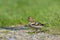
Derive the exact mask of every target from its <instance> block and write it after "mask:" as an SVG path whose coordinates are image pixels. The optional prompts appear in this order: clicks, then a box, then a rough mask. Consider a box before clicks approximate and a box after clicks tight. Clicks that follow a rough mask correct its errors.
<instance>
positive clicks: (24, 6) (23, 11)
mask: <svg viewBox="0 0 60 40" xmlns="http://www.w3.org/2000/svg"><path fill="white" fill-rule="evenodd" d="M28 16H32V17H33V18H34V19H35V20H36V21H38V22H41V23H43V24H46V26H48V27H49V28H51V29H56V30H60V0H0V26H9V25H15V24H19V23H20V24H26V23H27V20H26V19H27V17H28Z"/></svg>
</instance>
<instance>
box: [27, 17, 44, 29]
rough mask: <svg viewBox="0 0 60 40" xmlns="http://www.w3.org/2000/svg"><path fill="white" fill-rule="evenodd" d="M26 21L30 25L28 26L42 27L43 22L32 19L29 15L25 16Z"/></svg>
mask: <svg viewBox="0 0 60 40" xmlns="http://www.w3.org/2000/svg"><path fill="white" fill-rule="evenodd" d="M27 21H28V24H27V26H30V27H33V28H42V27H43V26H44V24H42V23H40V22H36V21H34V20H33V18H32V17H31V16H29V17H28V18H27Z"/></svg>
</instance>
